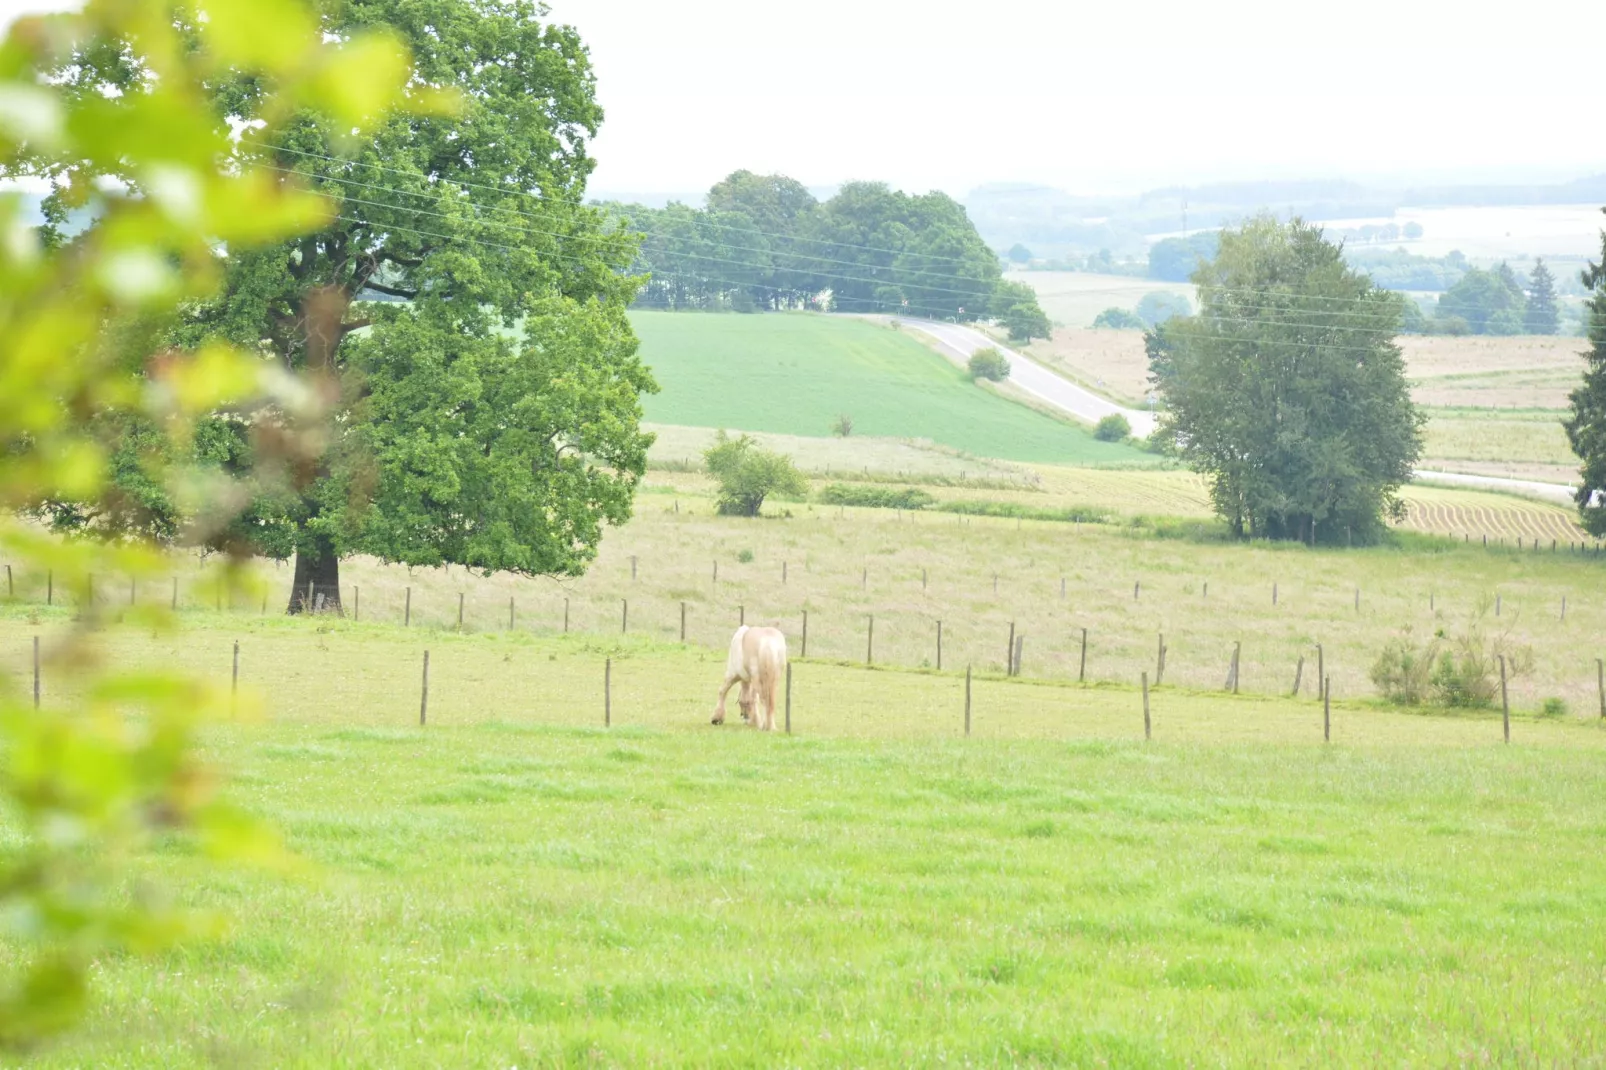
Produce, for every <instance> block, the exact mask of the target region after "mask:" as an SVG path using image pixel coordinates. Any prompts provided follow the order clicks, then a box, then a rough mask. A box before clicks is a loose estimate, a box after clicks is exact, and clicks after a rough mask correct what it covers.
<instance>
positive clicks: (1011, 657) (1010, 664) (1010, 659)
mask: <svg viewBox="0 0 1606 1070" xmlns="http://www.w3.org/2000/svg"><path fill="white" fill-rule="evenodd" d="M1014 667H1015V622H1014V621H1010V622H1009V642H1008V643H1006V644H1005V645H1004V675H1005V676H1014V675H1015V674H1014V673H1013V672H1011V671H1010V670H1012V669H1013V668H1014Z"/></svg>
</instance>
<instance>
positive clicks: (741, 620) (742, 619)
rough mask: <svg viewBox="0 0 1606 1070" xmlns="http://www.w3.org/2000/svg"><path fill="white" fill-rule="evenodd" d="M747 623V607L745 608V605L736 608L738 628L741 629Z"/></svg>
mask: <svg viewBox="0 0 1606 1070" xmlns="http://www.w3.org/2000/svg"><path fill="white" fill-rule="evenodd" d="M746 623H747V606H745V605H740V606H737V607H736V626H737V627H738V628H740V627H742V626H743V625H745V624H746Z"/></svg>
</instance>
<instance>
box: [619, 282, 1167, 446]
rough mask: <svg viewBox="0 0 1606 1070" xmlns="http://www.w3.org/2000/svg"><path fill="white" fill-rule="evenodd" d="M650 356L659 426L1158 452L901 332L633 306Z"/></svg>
mask: <svg viewBox="0 0 1606 1070" xmlns="http://www.w3.org/2000/svg"><path fill="white" fill-rule="evenodd" d="M630 318H631V322H632V324H634V326H635V329H636V333H637V335H638V336H639V337H640V338H641V355H642V359H643V360H644V361H645V362H646V363H647V364H648V365H649V366H650V367H651V368H652V370H653V374H654V375H655V376H657V378H658V383H659V385H660V386H661V387H662V390H661V392H660V393H658V394H656V395H653V396H650V397H648V398H646V400H645V407H646V414H647V419H649V420H651V421H653V422H655V423H661V424H679V425H685V426H692V427H725V428H730V429H732V430H737V429H739V430H744V431H768V432H776V433H780V434H791V435H812V436H821V437H824V436H828V435H830V434H831V429H832V425H833V424H834V423H835V421H836V419H837V417H838V416H839V415H843V414H846V415H849V416H851V417H852V419H853V429H854V430H853V433H854V435H855V436H860V435H862V436H867V437H882V438H910V439H929V440H931V441H933V442H936V443H939V444H941V445H944V446H949V447H952V448H954V449H959V450H964V451H966V452H969V453H973V454H977V455H980V456H985V457H997V458H1001V459H1004V460H1011V461H1039V462H1054V463H1069V464H1083V465H1099V464H1143V463H1148V462H1153V461H1154V460H1155V458H1153V457H1152V456H1151V455H1149V454H1146V453H1144V452H1142V451H1140V450H1137V449H1134V448H1132V447H1130V446H1124V445H1116V444H1111V443H1106V442H1099V441H1097V440H1095V439H1094V438H1093V436H1092V435H1091V434H1089V433H1088V432H1087V431H1084V430H1082V429H1081V428H1079V427H1076V426H1073V425H1071V424H1067V423H1064V422H1061V421H1059V420H1057V419H1054V418H1053V417H1050V416H1046V415H1044V414H1042V413H1040V412H1037V411H1035V410H1033V409H1030V408H1027V407H1026V406H1024V405H1020V404H1017V403H1015V402H1013V401H1010V400H1008V399H1006V398H1003V397H1000V396H998V395H997V394H994V393H990V392H989V391H987V390H984V389H982V388H980V387H977V386H975V385H974V384H972V383H971V382H970V381H969V380H968V379H967V378H966V377H965V375H964V374H963V372H961V371H960V370H959V369H957V368H955V367H954V366H953V365H952V364H950V363H949V362H948V361H946V360H944V359H943V358H942V357H941V356H939V355H937V354H936V353H934V352H932V351H931V350H930V349H928V348H927V347H926V346H924V345H922V344H921V343H920V342H918V341H916V340H915V339H914V338H911V337H909V336H908V335H906V334H903V333H901V332H899V331H897V330H894V329H891V328H889V327H886V326H883V325H880V324H876V323H871V322H868V321H865V320H859V319H850V318H847V317H834V316H823V315H815V314H807V313H796V314H769V315H755V316H740V315H718V314H706V313H691V312H634V313H632V314H631V317H630Z"/></svg>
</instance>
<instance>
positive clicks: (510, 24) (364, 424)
mask: <svg viewBox="0 0 1606 1070" xmlns="http://www.w3.org/2000/svg"><path fill="white" fill-rule="evenodd" d="M543 14H544V8H542V7H541V6H540V5H539V4H537V3H536V2H534V0H509V2H506V3H495V4H493V3H487V2H484V0H366V2H364V3H360V4H338V5H328V6H327V8H326V10H325V13H324V15H323V20H322V26H321V30H322V32H323V34H324V35H325V36H327V37H329V38H332V39H340V38H344V37H348V36H350V35H352V34H353V33H357V32H360V31H362V30H363V29H365V28H368V27H373V26H382V27H385V28H386V29H387V30H388V31H389V32H392V33H394V34H396V35H397V36H399V37H400V38H401V39H402V40H403V41H404V42H405V43H406V44H407V45H408V46H409V47H410V48H411V49H412V54H413V63H414V67H413V79H414V81H415V82H417V83H419V84H421V85H424V86H432V87H440V88H441V89H448V90H455V91H456V92H457V94H458V95H459V97H460V99H461V101H462V110H461V112H460V114H458V115H456V116H454V117H453V118H451V119H450V120H446V119H443V118H431V117H420V116H416V115H415V116H408V117H405V118H396V119H391V120H388V121H386V122H383V123H381V124H379V126H378V127H377V129H376V130H375V132H374V134H373V136H372V138H371V140H364V142H363V143H362V144H361V145H358V146H355V148H354V151H352V152H351V153H350V154H349V155H345V156H343V155H341V154H340V153H339V152H337V151H336V150H337V149H340V148H343V147H346V145H345V139H344V138H343V137H342V135H341V133H340V132H339V128H338V127H337V126H336V124H334V123H332V122H331V121H329V117H328V116H327V115H325V114H320V113H318V112H316V111H307V112H305V113H303V114H301V115H300V116H298V117H297V118H296V120H295V121H293V122H291V123H288V124H286V125H285V126H283V127H280V128H276V129H274V130H272V131H270V132H268V133H266V134H263V135H256V134H254V133H252V132H251V130H250V129H249V128H248V129H247V131H246V133H245V135H244V136H243V137H242V139H241V142H240V146H239V150H238V152H239V156H240V159H241V160H242V162H244V163H248V164H250V165H252V166H259V167H262V168H264V169H265V170H267V171H269V172H271V173H272V174H274V175H277V176H279V177H280V179H281V180H283V181H287V182H297V183H301V184H304V185H305V186H307V187H309V188H310V189H312V190H315V191H317V192H319V193H321V194H323V195H324V196H326V197H328V198H329V199H330V201H331V202H332V203H333V204H334V205H335V206H336V209H335V213H334V215H333V217H332V218H330V219H329V220H328V221H327V222H326V223H325V224H324V225H323V226H322V227H320V228H319V229H318V230H317V231H316V232H314V233H312V234H309V235H306V236H304V237H298V238H296V239H294V240H288V241H281V242H278V243H275V244H270V245H267V246H264V247H258V248H253V249H238V250H236V249H231V250H229V252H228V255H227V256H226V257H225V258H224V259H223V261H222V264H221V268H222V272H223V279H224V286H223V290H222V292H221V293H220V294H219V295H218V296H217V297H215V298H210V299H206V300H202V301H199V302H196V303H195V304H194V305H193V306H192V307H191V308H190V309H188V310H187V312H186V314H185V315H184V316H183V317H182V318H181V319H180V320H179V321H178V322H177V323H176V324H175V325H174V326H173V328H172V330H171V337H172V340H173V341H174V342H175V343H176V344H177V345H179V346H180V347H185V348H188V347H193V346H195V345H198V344H200V343H201V342H203V341H204V340H205V339H207V338H212V337H221V338H225V339H228V340H230V341H233V342H235V343H237V344H239V345H241V346H248V347H251V348H253V349H260V350H262V351H265V352H267V353H271V354H272V355H273V356H274V357H276V358H277V359H278V360H279V361H280V363H281V364H282V366H283V367H284V368H286V369H288V370H291V371H299V372H305V373H307V374H309V375H310V376H311V377H312V378H313V379H314V381H316V382H318V383H321V384H322V385H321V387H320V389H321V391H322V392H323V393H324V394H325V395H326V396H328V397H329V398H330V399H331V400H333V401H334V402H335V404H336V405H337V407H338V409H339V413H338V418H337V419H336V421H335V422H334V424H333V426H334V427H335V428H338V429H339V430H338V433H336V434H334V435H333V436H332V437H331V439H330V440H329V442H328V444H327V448H326V449H325V450H324V451H323V453H322V455H321V457H320V459H319V462H318V464H317V467H316V471H315V473H314V475H315V478H313V479H312V480H311V481H310V482H308V483H307V484H306V486H305V488H304V489H303V490H302V491H301V492H300V493H298V494H296V495H294V496H291V497H288V498H286V497H283V496H280V497H275V498H267V497H265V498H261V499H259V500H258V501H257V502H255V503H254V505H253V507H252V508H251V509H250V510H248V511H247V514H246V516H245V518H244V519H243V520H242V521H241V522H239V523H238V524H236V525H235V527H234V528H233V529H231V531H230V532H229V533H228V538H230V539H231V540H233V541H235V542H237V543H244V544H247V545H249V546H251V547H253V548H255V549H257V550H260V551H262V552H266V553H270V554H274V555H286V554H289V553H292V552H293V553H295V555H296V573H295V594H293V595H292V599H291V604H290V610H291V611H292V612H295V611H297V610H298V609H299V608H301V605H302V601H303V600H304V599H305V597H306V596H305V593H304V592H306V591H307V590H308V585H309V584H311V585H312V586H313V589H315V591H316V592H317V594H319V595H321V596H322V598H323V600H324V601H325V604H326V605H328V606H333V607H338V605H339V596H340V591H339V572H338V562H339V559H340V558H341V557H342V556H344V555H346V554H350V553H357V552H367V553H373V554H376V555H378V556H380V557H382V558H385V559H387V560H393V561H401V562H405V563H408V564H420V565H433V564H439V563H442V562H451V563H457V564H462V565H466V566H470V567H474V568H481V569H486V570H493V569H505V570H512V571H517V572H525V573H565V574H574V573H578V572H579V571H581V570H583V569H584V567H585V565H586V564H587V563H588V562H589V560H590V559H591V557H592V556H593V555H594V553H595V550H596V545H597V542H598V539H599V537H600V529H601V526H602V525H603V524H604V523H615V524H617V523H622V522H623V521H624V520H626V519H627V518H628V517H629V515H630V510H631V503H632V497H633V493H634V489H635V486H636V483H637V481H638V480H639V478H640V475H641V473H642V472H643V470H644V468H645V460H646V455H645V451H646V446H647V444H648V442H649V441H650V438H649V437H648V436H646V435H644V434H642V433H641V431H640V429H639V419H640V406H639V400H638V399H639V395H640V394H641V393H642V392H643V391H647V390H651V389H653V383H652V380H651V377H650V376H649V374H648V373H647V371H646V370H645V368H644V367H643V366H642V365H641V363H640V362H639V361H638V360H637V358H636V356H635V348H636V343H635V339H634V336H633V335H632V333H631V330H630V325H629V322H628V320H627V319H626V317H625V309H626V306H627V305H628V303H629V301H630V298H631V297H632V295H633V294H634V292H635V289H636V287H637V285H638V281H637V280H635V279H632V278H630V277H629V276H628V275H627V274H626V269H627V268H628V266H629V265H630V263H631V261H632V259H633V258H634V256H635V254H636V248H635V241H634V238H633V237H632V236H631V235H629V234H626V233H624V232H622V231H621V230H619V229H618V228H617V227H614V226H613V225H612V222H611V220H610V218H609V217H608V216H606V215H605V214H604V213H602V212H600V211H598V210H597V209H594V208H590V207H586V206H585V205H584V204H583V203H582V202H583V198H584V192H585V184H586V180H587V177H588V176H589V174H590V172H591V170H592V167H593V161H592V160H591V158H590V157H589V156H588V155H587V145H588V143H589V139H590V138H591V137H593V136H594V135H595V134H596V132H597V129H598V126H599V124H600V122H601V120H602V112H601V109H600V108H599V107H598V105H597V103H596V99H595V83H594V78H593V74H592V71H591V67H590V60H589V57H588V55H587V53H586V49H585V47H584V45H583V43H582V42H581V41H580V39H579V37H578V35H577V34H576V33H575V31H574V30H572V29H570V28H568V27H565V26H560V25H554V24H550V23H547V22H544V21H543V19H542V16H543ZM73 77H75V78H77V79H78V80H80V81H81V82H82V83H83V84H84V85H85V86H86V87H87V86H90V85H94V84H97V82H98V81H99V80H101V79H105V78H112V79H115V78H118V77H121V78H123V79H124V80H125V81H126V80H128V79H129V78H130V77H132V75H130V74H127V73H125V72H121V71H118V70H115V69H113V70H108V71H85V72H73ZM114 84H115V81H114ZM210 105H211V107H212V109H213V111H214V112H215V114H216V116H217V121H219V122H220V123H221V122H222V121H223V119H224V118H228V119H230V120H232V121H233V122H235V123H236V124H239V123H241V122H245V123H250V122H254V121H256V120H258V119H259V118H260V115H259V112H260V110H261V108H262V100H261V99H260V97H259V95H258V93H257V89H256V86H255V84H254V82H253V81H252V80H251V79H249V78H234V77H225V78H220V79H218V80H217V81H216V82H215V83H214V84H213V85H212V86H211V100H210ZM777 199H778V200H783V199H782V198H779V197H778V198H777ZM784 210H785V207H784V204H782V205H781V206H779V207H777V208H776V211H778V212H781V211H784ZM286 430H287V431H288V432H292V433H293V432H294V431H295V428H294V426H293V423H291V424H287V425H286ZM246 431H247V428H246V425H245V424H244V422H243V421H241V420H239V419H238V418H235V417H232V416H229V415H226V414H219V415H217V416H216V417H215V418H214V419H213V420H212V421H211V426H209V427H208V428H207V429H206V431H205V433H204V434H203V435H202V436H200V438H199V441H200V444H201V445H200V448H201V449H202V450H203V452H204V453H205V455H206V457H207V458H208V459H209V460H210V461H212V462H213V463H214V464H216V465H217V466H219V467H220V468H223V469H226V470H229V471H232V472H235V473H237V474H244V473H248V472H249V471H250V470H251V468H252V466H253V464H254V462H255V457H254V455H253V453H252V450H251V448H250V445H249V443H248V441H247V439H246ZM167 511H168V512H177V511H178V510H177V507H176V506H169V507H168V510H167ZM162 512H163V510H162V509H160V508H159V509H157V510H156V513H157V514H160V513H162Z"/></svg>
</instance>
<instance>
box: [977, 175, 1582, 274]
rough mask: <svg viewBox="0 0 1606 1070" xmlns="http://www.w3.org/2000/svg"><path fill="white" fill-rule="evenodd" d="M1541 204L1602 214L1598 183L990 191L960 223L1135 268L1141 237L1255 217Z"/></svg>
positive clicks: (999, 242)
mask: <svg viewBox="0 0 1606 1070" xmlns="http://www.w3.org/2000/svg"><path fill="white" fill-rule="evenodd" d="M1542 204H1606V174H1601V175H1594V176H1591V177H1589V178H1584V179H1579V180H1577V181H1574V182H1566V183H1559V184H1552V185H1485V186H1426V187H1419V188H1394V189H1385V188H1375V187H1368V186H1362V185H1360V184H1358V183H1354V182H1341V181H1290V182H1281V181H1279V182H1224V183H1216V184H1213V185H1205V186H1194V187H1188V188H1184V187H1171V188H1166V189H1156V190H1150V191H1148V192H1146V193H1142V194H1139V195H1137V196H1129V197H1081V196H1074V195H1072V194H1069V193H1066V192H1064V191H1062V190H1055V189H1048V188H1045V187H1041V186H1019V185H992V186H983V187H980V188H979V189H976V190H974V191H972V192H971V194H970V195H969V196H968V197H967V198H966V199H965V206H966V208H968V209H969V212H970V218H971V219H973V220H974V221H975V223H976V227H977V229H978V230H980V231H981V233H982V234H983V235H985V236H986V238H987V240H988V241H989V242H990V243H992V245H993V246H994V247H995V248H999V249H1007V248H1009V247H1010V246H1012V245H1015V244H1024V245H1027V246H1030V247H1032V248H1035V249H1037V250H1039V252H1041V253H1043V254H1044V255H1045V257H1048V258H1055V259H1065V258H1069V257H1076V256H1085V255H1087V254H1090V253H1096V252H1097V251H1098V250H1108V251H1109V253H1110V254H1111V255H1112V256H1113V257H1114V258H1115V259H1116V260H1117V261H1122V260H1126V261H1130V260H1134V259H1141V258H1142V256H1143V253H1144V250H1145V248H1146V247H1147V245H1148V238H1147V236H1148V235H1151V234H1165V233H1170V232H1175V231H1182V230H1198V229H1206V230H1216V229H1219V228H1220V227H1223V226H1229V225H1236V224H1237V223H1239V222H1240V221H1242V220H1243V219H1244V218H1245V217H1247V216H1250V215H1254V214H1255V213H1257V212H1260V211H1263V210H1270V211H1272V212H1273V213H1275V214H1276V215H1277V217H1278V218H1279V219H1284V220H1286V219H1289V218H1291V217H1293V216H1296V215H1297V216H1299V217H1301V218H1303V219H1365V218H1372V217H1378V216H1382V217H1387V216H1392V215H1394V214H1395V212H1396V210H1398V209H1400V208H1402V207H1406V206H1408V205H1415V206H1456V205H1479V206H1486V207H1500V206H1512V205H1542ZM1335 236H1337V237H1349V235H1343V234H1339V235H1335ZM1357 236H1359V235H1357ZM1361 237H1362V240H1368V239H1367V238H1365V237H1364V236H1361ZM1378 240H1391V239H1386V238H1380V239H1378Z"/></svg>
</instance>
